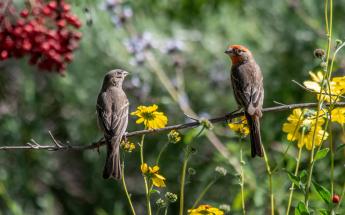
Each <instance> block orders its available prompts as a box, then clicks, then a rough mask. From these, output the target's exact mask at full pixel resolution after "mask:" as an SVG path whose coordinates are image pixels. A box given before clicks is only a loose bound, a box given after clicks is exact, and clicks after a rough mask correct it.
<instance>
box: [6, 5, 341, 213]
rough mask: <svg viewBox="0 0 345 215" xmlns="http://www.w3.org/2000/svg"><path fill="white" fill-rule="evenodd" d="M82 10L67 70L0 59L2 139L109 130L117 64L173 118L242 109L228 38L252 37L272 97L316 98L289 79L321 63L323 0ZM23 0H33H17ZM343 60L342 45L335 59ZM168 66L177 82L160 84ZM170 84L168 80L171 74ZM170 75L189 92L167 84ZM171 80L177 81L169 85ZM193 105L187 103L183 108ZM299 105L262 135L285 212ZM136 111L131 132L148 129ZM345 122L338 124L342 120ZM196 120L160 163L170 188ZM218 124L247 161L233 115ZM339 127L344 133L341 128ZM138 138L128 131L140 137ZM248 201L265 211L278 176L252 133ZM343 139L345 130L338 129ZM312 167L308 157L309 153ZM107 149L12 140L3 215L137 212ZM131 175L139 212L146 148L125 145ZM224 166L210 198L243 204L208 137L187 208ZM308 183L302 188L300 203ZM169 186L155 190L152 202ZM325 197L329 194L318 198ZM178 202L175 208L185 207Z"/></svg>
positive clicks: (337, 29)
mask: <svg viewBox="0 0 345 215" xmlns="http://www.w3.org/2000/svg"><path fill="white" fill-rule="evenodd" d="M67 2H68V3H70V4H71V6H72V8H71V9H72V11H73V12H74V13H75V14H76V15H77V16H78V17H79V19H80V20H81V21H82V24H83V25H82V27H81V28H80V30H79V31H81V32H82V34H83V37H82V39H81V42H80V46H79V48H78V49H77V50H76V52H75V56H74V59H73V61H72V62H71V63H70V64H69V65H68V67H67V69H66V73H65V75H64V76H61V75H59V74H57V73H49V72H42V71H39V70H38V69H37V68H36V67H33V66H30V65H29V64H28V63H27V61H28V59H26V58H24V59H20V60H17V59H13V58H11V59H8V60H6V61H1V62H0V71H1V73H0V83H1V84H0V130H1V133H0V146H5V145H24V144H26V143H27V142H29V141H30V139H34V140H35V141H36V142H38V143H40V144H42V145H48V144H53V143H52V141H51V138H50V136H49V133H48V131H51V132H52V133H53V135H54V136H55V138H57V139H58V140H60V141H62V142H63V143H67V142H68V143H69V144H72V145H87V144H91V143H92V142H95V141H97V140H98V139H99V138H101V137H102V133H101V132H100V131H99V129H98V128H97V124H96V114H95V104H96V98H97V94H98V92H99V89H100V87H101V83H102V80H103V76H104V74H105V73H106V72H108V71H109V70H111V69H114V68H122V69H125V70H127V71H129V72H130V75H129V76H127V78H126V81H125V84H124V89H125V91H126V92H127V96H128V98H129V100H130V111H134V110H135V109H136V107H137V106H138V105H151V104H157V105H159V110H160V111H163V112H165V113H166V115H167V116H168V118H169V121H168V124H169V125H172V124H177V123H184V122H187V121H190V120H188V119H187V117H186V116H185V115H184V114H183V112H186V110H188V111H191V110H193V111H194V112H195V113H196V114H198V115H199V116H203V117H215V116H221V115H223V114H225V113H228V112H230V111H233V110H235V109H236V107H237V106H236V104H235V100H234V98H233V95H232V89H231V86H230V73H229V70H230V66H231V63H230V61H229V59H228V57H227V56H226V55H225V54H224V53H223V52H224V50H225V49H226V47H227V46H228V45H230V44H242V45H245V46H247V47H248V48H249V49H250V50H251V51H252V52H253V54H254V56H255V58H256V60H257V62H258V63H259V65H260V66H261V69H262V71H263V74H264V84H265V103H264V106H265V107H269V106H274V105H275V104H274V101H278V102H281V103H285V104H290V103H300V102H313V101H315V97H314V95H312V94H310V93H307V92H305V91H304V90H303V89H301V88H300V87H299V86H297V85H296V84H294V83H292V82H291V80H297V81H299V82H303V81H304V80H306V79H309V74H308V72H309V71H311V70H314V69H315V68H317V67H318V66H319V64H320V61H319V60H317V59H315V58H314V57H313V50H314V49H315V48H319V47H321V48H324V47H326V42H327V41H326V36H325V32H324V13H323V4H322V3H321V2H316V1H313V0H305V1H299V0H285V1H275V0H263V1H256V0H247V1H240V0H233V1H227V0H218V1H203V0H193V1H190V0H170V1H168V0H147V1H134V0H133V1H121V2H120V1H119V0H106V1H105V0H92V1H91V0H85V1H82V0H70V1H67ZM14 3H15V5H16V6H17V7H18V8H23V7H24V5H25V3H27V2H25V1H20V0H16V1H14ZM344 20H345V4H343V2H341V1H335V2H334V24H333V28H334V30H333V33H334V38H340V39H344V35H345V29H344V27H343V26H344ZM343 66H345V60H344V54H340V57H339V60H338V61H337V65H336V68H337V69H339V72H341V71H342V67H343ZM162 73H163V74H164V75H165V76H166V77H168V82H162V79H161V76H159V75H162ZM167 83H168V84H167ZM169 83H170V84H171V85H172V87H173V91H174V92H175V91H176V92H178V93H179V95H178V96H177V97H176V98H177V99H174V98H173V97H172V96H171V94H169V92H168V91H167V88H166V87H167V85H169ZM168 87H169V86H168ZM181 109H183V110H184V111H182V110H181ZM289 114H290V112H278V113H267V114H265V115H264V118H263V120H262V129H261V131H262V136H263V142H264V145H265V147H266V150H267V152H268V154H269V159H270V160H271V163H272V166H273V167H274V166H276V165H277V163H279V162H282V164H283V165H282V166H281V167H280V169H279V170H278V171H277V172H275V174H274V176H273V178H274V184H273V187H274V193H275V195H276V210H277V212H278V214H279V213H281V214H282V213H283V212H284V211H285V208H286V205H287V199H288V188H289V186H290V185H291V182H290V181H289V180H287V174H286V172H284V171H283V169H288V170H293V169H294V165H295V156H296V151H297V148H296V146H295V144H293V147H292V148H291V149H290V151H289V153H288V154H289V156H287V157H286V158H285V159H282V153H283V151H284V149H285V147H286V145H287V141H286V135H285V134H284V133H283V132H282V130H281V128H282V124H283V123H284V122H285V120H286V117H287V116H288V115H289ZM135 120H136V119H135V118H134V117H132V116H130V120H129V127H128V131H134V130H141V129H143V127H142V126H141V125H136V124H135ZM335 129H337V130H336V132H337V131H338V130H339V131H340V130H341V129H340V128H338V127H337V128H335ZM197 131H199V130H198V129H187V130H182V131H181V133H182V136H183V141H182V142H180V143H178V144H175V145H171V144H170V145H169V146H168V148H167V150H166V151H165V152H164V154H163V159H162V160H161V162H160V167H161V170H160V172H161V174H163V175H164V176H165V177H166V178H167V188H165V189H163V191H162V193H163V194H164V193H165V191H170V192H173V193H178V192H179V172H180V170H181V161H182V158H183V146H184V142H186V141H188V138H189V139H190V136H191V135H192V134H195V132H197ZM213 132H214V133H215V134H216V136H217V138H218V139H219V140H220V141H221V144H222V145H224V149H225V150H226V151H227V152H226V153H227V154H229V156H230V157H231V159H234V160H235V161H236V162H235V163H238V162H239V156H240V154H239V151H240V148H241V145H242V144H240V143H239V139H238V137H237V136H236V135H235V134H234V133H233V132H231V131H230V130H229V129H228V127H227V125H226V123H225V122H224V123H219V124H215V125H214V129H213ZM339 133H340V132H339ZM139 138H140V137H133V138H130V140H131V141H133V142H135V143H136V142H138V141H139ZM167 141H168V139H167V133H159V134H155V135H148V136H147V137H146V142H145V157H146V160H147V162H148V163H150V164H153V163H154V161H155V159H156V157H157V154H158V152H159V150H160V149H161V148H162V146H163V145H164V144H165V143H166V142H167ZM243 142H244V143H243V149H244V160H245V162H246V164H245V166H244V168H245V177H246V178H245V180H246V182H245V200H246V207H247V212H248V214H267V211H268V210H269V206H268V205H269V198H268V183H267V173H266V168H265V163H264V162H263V161H262V160H260V159H258V158H256V159H251V158H250V146H249V142H248V139H245V140H243ZM335 142H336V144H339V143H341V139H340V138H337V139H336V141H335ZM303 156H304V157H303V160H304V162H303V163H302V168H304V167H305V166H306V165H307V162H306V158H307V153H304V155H303ZM343 157H344V155H343V154H341V153H340V154H338V155H337V156H336V169H335V180H336V184H335V191H336V192H341V189H342V185H343V183H344V181H343V179H342V178H341V177H343V176H344V167H343V164H344V159H343ZM104 160H105V148H104V147H102V148H100V149H99V151H98V150H97V149H95V150H85V151H56V152H50V151H45V150H25V151H24V150H11V151H0V214H16V215H17V214H18V215H19V214H97V215H106V214H116V215H122V214H130V210H129V207H128V204H127V200H126V198H125V195H124V192H123V188H122V187H121V184H120V183H119V182H117V181H114V180H103V179H102V170H103V164H104ZM125 163H126V164H125V165H126V168H125V174H126V180H127V186H128V190H129V192H130V193H131V194H132V199H133V202H134V205H135V208H136V210H137V213H138V214H145V193H144V184H143V180H142V177H141V173H140V170H139V165H140V159H139V151H138V150H135V151H134V152H132V153H127V154H126V155H125ZM216 166H223V167H224V168H226V169H227V170H228V174H227V175H226V176H225V177H222V178H221V179H219V180H218V181H217V182H216V184H215V185H214V186H213V187H212V188H211V189H210V190H209V192H208V193H207V194H206V196H205V198H204V199H203V200H202V203H207V204H212V205H214V206H217V207H218V206H219V205H221V204H227V205H230V206H231V214H241V213H242V211H241V201H240V186H239V184H238V183H239V177H238V175H237V173H236V171H235V169H234V168H235V167H234V166H233V165H230V164H229V162H228V160H227V159H226V158H225V157H224V156H222V154H221V153H220V152H219V151H217V150H216V149H215V147H214V146H213V144H211V142H210V140H209V139H208V138H207V137H206V136H202V137H200V138H198V139H197V153H196V154H194V155H193V156H192V157H191V160H190V163H189V167H190V168H192V169H194V170H195V172H193V171H189V173H191V172H193V173H195V174H189V175H188V176H187V184H186V204H185V207H186V208H190V207H191V206H192V204H193V202H194V200H195V198H196V197H197V195H198V194H199V193H200V192H201V190H202V189H203V187H204V186H205V185H206V184H207V183H208V182H209V181H211V180H212V178H213V177H214V169H215V167H216ZM328 168H329V163H328V161H327V160H325V161H323V162H320V163H317V166H316V169H315V173H314V174H315V175H316V176H315V178H316V179H317V180H318V181H319V182H320V183H323V184H324V185H325V186H326V185H327V183H328V180H329V176H328V174H324V173H325V172H327V171H328ZM302 195H303V194H302V193H298V192H297V193H296V195H295V198H296V199H294V201H293V206H295V205H296V202H297V199H298V198H301V199H302V198H303V196H302ZM158 198H159V194H153V195H152V202H153V203H154V202H155V201H156V200H157V199H158ZM312 200H314V201H315V202H314V204H315V206H317V205H319V204H322V202H321V201H319V200H318V197H317V196H314V195H313V196H312ZM177 211H178V203H173V204H171V206H170V210H169V214H177Z"/></svg>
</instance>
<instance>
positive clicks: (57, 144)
mask: <svg viewBox="0 0 345 215" xmlns="http://www.w3.org/2000/svg"><path fill="white" fill-rule="evenodd" d="M329 105H330V104H329V103H325V104H324V106H329ZM333 105H334V107H345V102H337V103H333ZM316 106H317V103H300V104H289V105H279V106H274V107H268V108H264V109H263V112H264V113H268V112H280V111H287V110H292V109H295V108H314V107H316ZM243 115H244V113H243V112H239V113H233V114H226V115H224V116H220V117H215V118H210V119H208V121H210V122H211V123H220V122H227V121H228V120H232V119H234V118H236V117H239V116H243ZM200 125H201V122H200V120H198V121H195V122H189V123H184V124H177V125H170V126H167V127H164V128H160V129H154V130H139V131H133V132H129V133H127V134H126V137H133V136H139V135H143V134H153V133H159V132H164V131H171V130H181V129H186V128H194V127H198V126H200ZM49 135H50V138H51V140H52V143H53V144H51V145H41V144H39V143H37V142H36V141H35V140H34V139H31V140H30V142H28V143H26V145H20V146H0V150H4V151H5V150H17V149H35V150H41V149H42V150H48V151H62V150H79V151H81V150H89V149H99V147H101V146H103V145H105V141H104V138H101V139H99V140H98V141H97V142H93V143H91V144H89V145H70V144H69V143H68V142H67V143H62V142H61V141H59V140H57V139H56V138H55V137H54V136H53V134H52V133H51V132H50V131H49Z"/></svg>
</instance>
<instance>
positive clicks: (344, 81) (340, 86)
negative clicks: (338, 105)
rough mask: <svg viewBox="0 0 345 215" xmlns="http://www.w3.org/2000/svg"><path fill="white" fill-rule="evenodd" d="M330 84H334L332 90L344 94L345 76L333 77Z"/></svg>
mask: <svg viewBox="0 0 345 215" xmlns="http://www.w3.org/2000/svg"><path fill="white" fill-rule="evenodd" d="M332 82H333V83H334V88H335V89H336V90H337V91H338V92H339V93H340V94H344V93H345V76H342V77H334V78H333V79H332Z"/></svg>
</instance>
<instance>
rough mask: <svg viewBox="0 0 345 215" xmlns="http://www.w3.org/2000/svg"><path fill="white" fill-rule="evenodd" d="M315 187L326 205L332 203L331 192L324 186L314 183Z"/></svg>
mask: <svg viewBox="0 0 345 215" xmlns="http://www.w3.org/2000/svg"><path fill="white" fill-rule="evenodd" d="M313 185H314V188H315V190H316V191H317V193H318V194H319V196H320V197H321V198H322V199H323V201H324V202H325V203H326V204H330V203H331V192H329V191H328V190H327V189H326V188H325V187H324V186H322V185H320V184H318V183H316V182H315V181H313Z"/></svg>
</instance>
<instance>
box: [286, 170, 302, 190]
mask: <svg viewBox="0 0 345 215" xmlns="http://www.w3.org/2000/svg"><path fill="white" fill-rule="evenodd" d="M286 172H287V174H288V176H289V179H290V181H291V182H292V183H294V184H295V185H296V186H298V187H299V185H300V178H299V177H298V176H295V175H294V174H292V173H291V172H289V171H286Z"/></svg>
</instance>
